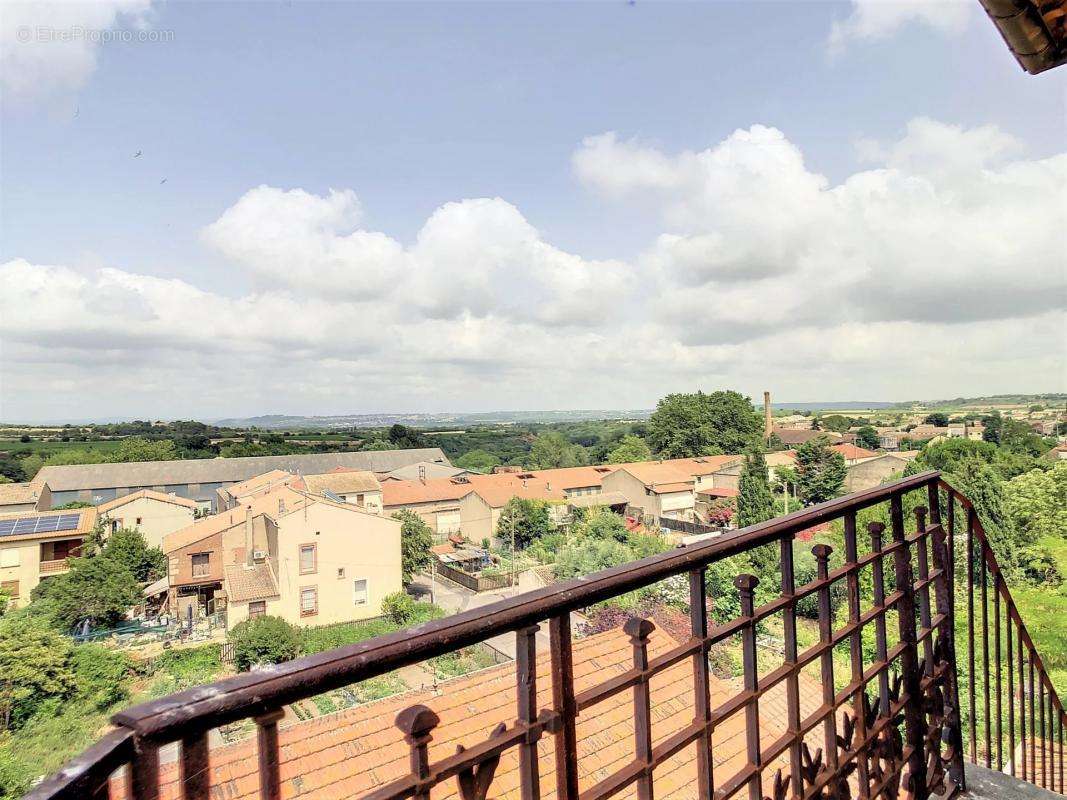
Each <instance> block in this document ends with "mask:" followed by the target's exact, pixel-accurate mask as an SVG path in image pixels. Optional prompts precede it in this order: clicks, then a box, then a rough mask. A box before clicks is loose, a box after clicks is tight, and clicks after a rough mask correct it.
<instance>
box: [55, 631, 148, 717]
mask: <svg viewBox="0 0 1067 800" xmlns="http://www.w3.org/2000/svg"><path fill="white" fill-rule="evenodd" d="M70 666H71V670H72V671H73V674H74V691H75V694H76V696H77V698H78V699H79V700H84V701H86V702H88V703H90V704H91V705H92V706H94V707H95V708H107V707H108V706H112V705H114V704H115V703H118V702H120V701H122V700H125V699H126V698H127V697H128V696H129V685H128V683H127V681H126V678H127V677H129V675H130V673H131V672H132V671H133V664H132V663H131V662H130V659H129V657H128V656H127V655H126V654H125V653H123V652H121V651H119V650H113V649H112V648H110V647H107V646H105V645H102V644H80V645H78V646H77V647H75V648H74V651H73V652H72V653H71V659H70Z"/></svg>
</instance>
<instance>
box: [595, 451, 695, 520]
mask: <svg viewBox="0 0 1067 800" xmlns="http://www.w3.org/2000/svg"><path fill="white" fill-rule="evenodd" d="M604 491H605V492H619V493H621V494H623V495H625V497H626V500H627V503H628V505H630V506H632V507H634V508H639V509H641V510H642V512H643V513H645V514H648V515H650V516H653V517H669V518H671V519H677V520H684V521H691V520H692V519H693V518H694V512H695V508H696V480H695V478H693V477H692V476H690V475H689V474H688V473H687V472H686V471H685V470H681V469H679V468H678V467H676V466H674V465H673V464H671V463H669V462H659V461H649V462H643V463H636V464H625V465H623V466H621V467H620V468H619V469H617V470H615V471H614V472H612V473H611V474H610V475H608V476H606V477H605V478H604Z"/></svg>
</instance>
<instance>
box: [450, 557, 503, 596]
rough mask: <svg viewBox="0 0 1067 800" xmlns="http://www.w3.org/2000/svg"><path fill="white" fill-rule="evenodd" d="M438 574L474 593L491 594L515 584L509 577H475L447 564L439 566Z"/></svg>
mask: <svg viewBox="0 0 1067 800" xmlns="http://www.w3.org/2000/svg"><path fill="white" fill-rule="evenodd" d="M436 569H437V574H438V575H440V576H441V577H443V578H448V580H450V581H453V582H454V583H458V584H459V585H460V586H464V587H466V588H468V589H470V590H471V591H472V592H489V591H494V590H496V589H503V588H505V587H507V586H511V585H512V584H513V583H514V582H513V581H512V576H511V575H510V574H509V575H474V574H472V573H470V572H464V571H463V570H461V569H456V568H455V567H450V566H448V565H447V564H440V563H439V564H437V567H436Z"/></svg>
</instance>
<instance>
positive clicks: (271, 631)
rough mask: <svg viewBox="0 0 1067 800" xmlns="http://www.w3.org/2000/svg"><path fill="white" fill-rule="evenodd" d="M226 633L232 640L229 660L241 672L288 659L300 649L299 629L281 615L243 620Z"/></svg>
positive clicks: (294, 655)
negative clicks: (231, 651) (231, 657)
mask: <svg viewBox="0 0 1067 800" xmlns="http://www.w3.org/2000/svg"><path fill="white" fill-rule="evenodd" d="M226 636H227V638H228V639H229V640H230V641H231V642H232V643H233V663H234V665H235V666H236V667H237V669H238V670H240V671H241V672H245V671H247V670H249V669H251V668H252V667H254V666H259V665H261V664H280V663H281V662H283V661H290V660H292V659H294V658H296V656H297V653H299V652H300V634H299V632H298V631H297V629H296V628H294V627H293V626H292V625H290V624H289V623H288V622H286V621H285V620H284V619H282V618H281V617H274V616H270V615H267V616H263V617H255V618H253V619H246V620H245V621H244V622H241V623H238V624H237V625H235V626H234V628H233V630H231V631H230V632H229V633H228V634H227V635H226Z"/></svg>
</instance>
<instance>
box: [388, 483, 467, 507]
mask: <svg viewBox="0 0 1067 800" xmlns="http://www.w3.org/2000/svg"><path fill="white" fill-rule="evenodd" d="M473 489H474V487H473V486H471V484H470V483H468V482H466V481H461V480H459V479H455V478H428V479H427V480H425V481H385V482H384V483H382V504H383V505H385V506H406V505H414V504H416V503H439V502H442V501H446V500H459V498H461V497H463V495H465V494H469V493H470V492H471V491H472V490H473Z"/></svg>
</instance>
